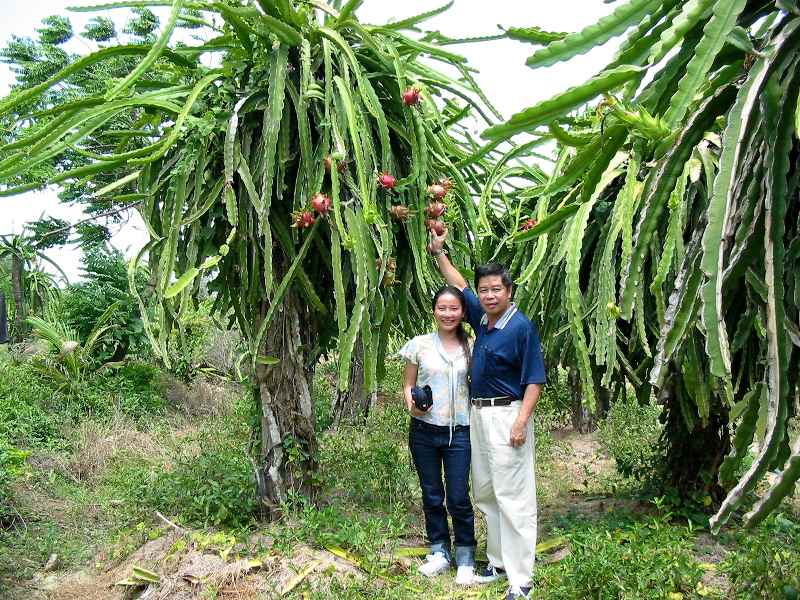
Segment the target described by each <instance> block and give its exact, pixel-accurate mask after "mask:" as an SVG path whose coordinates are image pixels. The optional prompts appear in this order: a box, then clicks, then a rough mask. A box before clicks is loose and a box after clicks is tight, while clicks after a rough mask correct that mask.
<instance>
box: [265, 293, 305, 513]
mask: <svg viewBox="0 0 800 600" xmlns="http://www.w3.org/2000/svg"><path fill="white" fill-rule="evenodd" d="M265 308H266V307H265ZM264 312H266V310H265V311H264ZM308 331H309V327H308V314H307V312H306V310H305V309H304V308H302V307H301V305H300V304H299V303H298V301H297V298H296V297H295V296H294V294H293V293H291V292H290V293H289V294H287V296H286V298H285V299H284V302H283V306H282V307H281V309H280V310H279V311H278V312H277V314H276V315H275V317H274V319H273V321H272V323H271V324H270V326H269V329H268V331H267V334H266V336H265V340H264V342H263V345H262V353H263V354H264V355H266V356H271V357H275V358H277V359H278V360H279V361H280V362H278V363H277V364H275V365H262V364H258V366H257V367H256V372H255V380H256V388H255V399H256V403H257V405H258V407H259V415H260V419H261V427H260V430H261V431H260V433H261V439H260V452H259V456H258V458H259V462H260V464H259V465H258V466H257V469H256V472H257V479H258V481H257V484H258V495H259V499H260V500H261V504H262V508H263V510H264V516H265V518H266V519H268V520H274V519H275V518H277V517H278V516H279V514H280V508H281V504H282V503H283V502H285V501H286V500H287V499H288V497H289V492H298V493H300V494H303V495H306V496H309V497H313V495H314V489H313V485H312V481H313V479H312V475H313V474H314V472H315V471H316V467H317V440H316V434H315V431H314V407H313V403H312V401H311V382H312V377H313V369H311V368H309V365H308V363H307V360H306V358H307V352H308V350H307V349H308V348H310V347H311V346H310V344H309V343H308V340H307V339H304V337H301V332H305V333H306V337H307V332H308Z"/></svg>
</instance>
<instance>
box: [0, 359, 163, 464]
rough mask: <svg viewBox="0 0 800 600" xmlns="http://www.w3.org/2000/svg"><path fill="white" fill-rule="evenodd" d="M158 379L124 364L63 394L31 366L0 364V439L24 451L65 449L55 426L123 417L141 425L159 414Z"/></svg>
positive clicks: (148, 369) (149, 370)
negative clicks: (2, 438)
mask: <svg viewBox="0 0 800 600" xmlns="http://www.w3.org/2000/svg"><path fill="white" fill-rule="evenodd" d="M159 374H160V371H159V370H158V369H157V368H155V367H153V366H150V365H147V364H143V363H129V364H126V365H124V366H123V367H121V368H119V369H116V370H113V371H112V370H106V371H103V372H101V373H96V374H93V375H91V376H90V377H89V378H87V379H86V380H85V382H84V385H82V386H81V387H80V388H79V389H77V390H73V392H72V393H65V392H61V391H59V390H58V389H57V385H56V384H54V383H53V381H52V380H51V379H50V378H49V377H48V376H47V375H45V374H43V373H42V372H41V370H40V369H38V368H37V367H36V365H35V364H32V363H21V364H16V363H14V362H12V361H11V360H7V359H2V358H0V437H5V438H6V439H8V440H11V441H13V442H14V443H17V444H20V445H22V446H24V447H26V448H42V449H49V450H57V449H64V448H66V447H67V445H68V444H67V441H66V440H65V439H64V436H63V434H62V431H61V427H60V425H61V424H62V423H63V422H64V420H65V419H68V420H72V421H74V420H78V419H81V418H83V417H85V416H88V415H91V416H94V417H99V418H106V417H110V416H111V415H113V414H114V413H122V414H124V415H126V416H129V417H131V418H134V419H137V420H142V419H145V418H147V417H149V416H152V415H153V414H158V413H161V412H163V410H164V407H165V402H164V397H163V394H162V391H161V388H160V383H159Z"/></svg>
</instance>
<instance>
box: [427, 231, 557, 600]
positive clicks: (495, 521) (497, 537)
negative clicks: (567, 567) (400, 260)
mask: <svg viewBox="0 0 800 600" xmlns="http://www.w3.org/2000/svg"><path fill="white" fill-rule="evenodd" d="M446 237H447V231H445V232H444V234H443V235H441V236H437V235H435V234H433V238H432V242H431V244H430V246H429V250H430V253H431V255H433V257H434V258H435V260H436V263H437V265H438V267H439V271H440V272H441V273H442V276H443V277H444V278H445V280H446V281H447V283H448V284H450V285H452V286H455V287H457V288H459V289H461V290H463V291H464V296H465V298H466V300H467V320H468V321H469V323H470V325H472V329H473V330H474V331H475V345H474V347H473V351H472V369H471V372H470V375H471V384H470V403H471V405H472V410H471V414H470V430H471V441H472V487H473V495H474V497H475V504H476V505H477V507H478V508H479V509H480V510H481V512H482V513H483V514H484V516H485V518H486V555H487V557H488V559H489V564H488V566H487V567H486V569H485V571H482V572H480V573H479V575H477V576H476V578H475V579H476V581H477V582H479V583H489V582H492V581H496V580H498V579H500V578H506V577H507V578H508V583H509V588H508V592H507V594H506V600H519V599H521V598H528V597H529V594H530V591H531V587H532V580H531V575H532V573H533V563H534V557H535V552H536V480H535V478H534V458H533V419H532V418H531V415H532V414H533V410H534V408H535V407H536V403H537V402H538V400H539V394H540V393H541V389H542V385H543V384H544V383H545V371H544V362H543V360H542V352H541V348H540V344H539V334H538V332H537V330H536V327H535V326H534V325H533V323H531V322H530V320H529V319H528V318H527V317H526V316H525V315H523V314H522V313H521V312H520V311H519V310H517V308H516V306H515V305H514V303H513V302H511V292H512V290H511V284H512V281H511V278H510V276H509V275H508V272H507V271H506V270H505V268H503V267H502V266H501V265H499V264H496V263H490V264H488V265H482V266H480V267H478V268H477V269H476V270H475V290H476V291H477V296H476V295H475V293H474V292H473V291H472V290H470V289H469V287H468V285H467V282H466V280H465V279H464V277H463V276H462V275H461V273H459V272H458V270H457V269H456V268H455V267H454V266H453V264H452V263H451V262H450V260H449V259H448V258H447V255H446V254H445V253H444V251H443V247H444V241H445V239H446Z"/></svg>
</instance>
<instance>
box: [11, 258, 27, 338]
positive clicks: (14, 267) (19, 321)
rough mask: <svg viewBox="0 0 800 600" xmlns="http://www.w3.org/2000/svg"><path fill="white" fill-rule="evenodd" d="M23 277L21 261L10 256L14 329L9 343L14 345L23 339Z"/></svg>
mask: <svg viewBox="0 0 800 600" xmlns="http://www.w3.org/2000/svg"><path fill="white" fill-rule="evenodd" d="M23 277H24V275H23V265H22V259H21V258H20V257H19V256H17V255H16V254H12V255H11V293H12V294H13V296H14V329H13V331H12V332H11V333H12V335H11V341H12V342H14V343H19V342H21V341H22V340H23V339H24V338H25V310H24V302H23V300H24V294H23V291H22V280H23Z"/></svg>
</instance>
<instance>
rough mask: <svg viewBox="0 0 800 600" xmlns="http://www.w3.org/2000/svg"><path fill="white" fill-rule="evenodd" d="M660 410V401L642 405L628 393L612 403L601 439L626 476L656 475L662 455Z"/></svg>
mask: <svg viewBox="0 0 800 600" xmlns="http://www.w3.org/2000/svg"><path fill="white" fill-rule="evenodd" d="M660 414H661V407H660V406H658V405H657V404H654V403H650V404H644V405H641V404H639V403H638V402H637V401H636V398H635V397H634V396H626V397H624V398H621V399H620V400H619V401H618V402H616V403H614V404H613V405H612V406H611V409H610V410H609V412H608V416H607V417H606V418H605V420H604V421H602V422H601V423H600V426H599V433H600V441H601V442H602V443H603V446H604V447H605V450H606V451H607V452H608V453H609V454H610V455H611V456H612V457H613V458H614V460H615V461H616V463H617V470H618V471H619V472H620V473H622V474H623V475H624V476H626V477H633V478H634V479H638V480H641V481H645V480H647V479H648V478H649V477H650V476H651V475H652V473H653V469H654V466H655V464H656V462H657V461H658V459H659V457H660V450H659V445H658V439H659V436H660V435H661V429H662V426H661V424H660V423H659V421H658V417H659V415H660Z"/></svg>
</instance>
